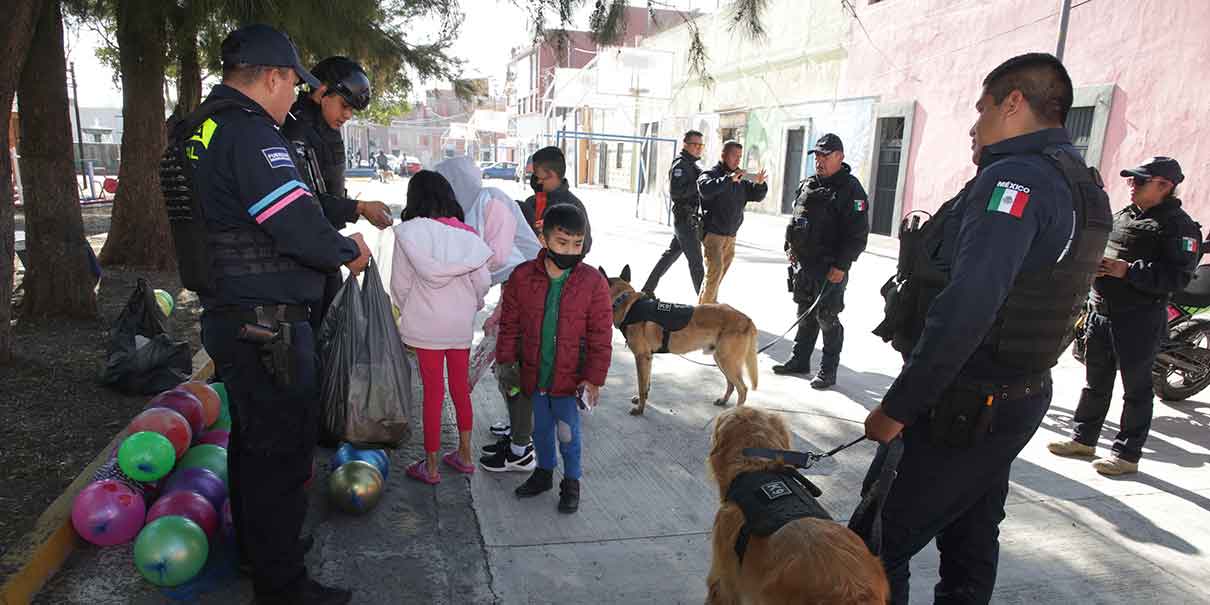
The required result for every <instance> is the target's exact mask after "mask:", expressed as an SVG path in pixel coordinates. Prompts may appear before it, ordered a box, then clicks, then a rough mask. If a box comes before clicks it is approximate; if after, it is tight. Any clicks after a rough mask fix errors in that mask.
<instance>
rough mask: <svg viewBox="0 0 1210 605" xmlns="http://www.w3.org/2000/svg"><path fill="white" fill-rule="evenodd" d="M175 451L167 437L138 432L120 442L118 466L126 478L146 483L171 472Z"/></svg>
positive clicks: (174, 460)
mask: <svg viewBox="0 0 1210 605" xmlns="http://www.w3.org/2000/svg"><path fill="white" fill-rule="evenodd" d="M174 462H176V450H175V449H173V447H172V442H171V441H169V440H168V438H167V437H165V436H163V435H161V434H159V433H153V432H151V431H139V432H137V433H135V434H133V435H131V436H129V437H127V438H126V439H125V440H124V441H122V445H121V446H120V447H119V448H118V466H119V467H121V469H122V472H123V473H126V476H128V477H130V478H131V479H134V480H135V481H139V482H142V483H147V482H149V481H155V480H157V479H159V478H161V477H163V476H165V475H167V474H168V473H169V472H171V471H172V465H173V463H174Z"/></svg>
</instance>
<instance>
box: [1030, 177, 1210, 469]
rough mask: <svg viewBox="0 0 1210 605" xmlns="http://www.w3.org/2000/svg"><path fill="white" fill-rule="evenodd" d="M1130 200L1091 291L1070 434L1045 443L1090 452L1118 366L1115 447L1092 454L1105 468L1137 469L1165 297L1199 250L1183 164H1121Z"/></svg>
mask: <svg viewBox="0 0 1210 605" xmlns="http://www.w3.org/2000/svg"><path fill="white" fill-rule="evenodd" d="M1122 176H1124V177H1127V178H1128V179H1130V201H1131V204H1130V205H1129V206H1127V207H1125V208H1123V209H1122V210H1119V211H1118V212H1117V214H1115V215H1114V217H1113V233H1112V234H1111V235H1110V236H1109V247H1108V248H1107V249H1106V252H1105V259H1104V260H1102V261H1101V268H1100V270H1099V271H1098V272H1097V280H1096V281H1095V282H1093V285H1092V294H1091V296H1089V299H1090V303H1091V305H1092V309H1091V310H1090V312H1089V314H1088V319H1087V322H1086V324H1085V325H1086V328H1085V329H1086V330H1087V337H1086V341H1085V352H1084V365H1085V370H1086V375H1087V379H1088V383H1087V385H1086V386H1085V387H1084V392H1083V393H1081V394H1080V403H1079V405H1078V406H1076V413H1075V417H1074V418H1073V419H1072V428H1073V431H1072V438H1071V439H1070V440H1062V441H1056V442H1053V443H1051V444H1049V445H1048V446H1047V447H1048V448H1049V449H1050V451H1051V453H1054V454H1057V455H1059V456H1093V455H1095V454H1096V444H1097V439H1099V438H1100V436H1101V426H1102V425H1104V424H1105V416H1106V415H1107V414H1108V413H1109V400H1110V399H1111V398H1112V397H1113V382H1114V374H1115V373H1116V372H1117V371H1118V370H1119V369H1120V370H1121V372H1122V385H1123V386H1124V387H1125V394H1124V396H1123V398H1122V399H1123V406H1122V421H1121V427H1120V428H1119V429H1118V435H1117V438H1115V439H1114V442H1113V454H1112V455H1111V456H1109V457H1106V458H1100V459H1097V460H1094V461H1093V463H1092V466H1093V468H1094V469H1096V470H1097V472H1099V473H1101V474H1104V475H1123V474H1128V473H1135V472H1138V468H1139V458H1140V457H1142V454H1143V444H1144V443H1145V442H1146V441H1147V433H1148V431H1149V430H1150V429H1151V412H1152V404H1153V403H1154V395H1155V393H1154V391H1153V390H1152V383H1151V366H1152V364H1153V363H1155V355H1156V351H1157V350H1158V349H1159V344H1160V342H1161V340H1162V339H1163V337H1164V332H1165V331H1166V330H1167V325H1168V315H1167V308H1168V301H1169V299H1170V298H1171V297H1172V294H1173V293H1174V292H1178V291H1180V290H1182V289H1184V288H1185V286H1187V285H1189V281H1190V280H1192V279H1193V272H1194V271H1195V270H1196V269H1197V262H1198V259H1199V258H1200V257H1201V254H1200V253H1201V250H1200V246H1201V241H1202V234H1201V229H1200V228H1199V226H1198V224H1197V223H1195V222H1193V219H1191V218H1189V215H1188V214H1185V211H1184V210H1181V200H1180V199H1178V198H1177V197H1176V186H1177V185H1179V184H1180V183H1181V181H1183V180H1185V175H1184V174H1183V173H1182V172H1181V165H1180V164H1179V163H1177V161H1176V160H1174V159H1172V158H1168V157H1154V158H1151V159H1149V160H1147V161H1146V162H1144V163H1143V165H1141V166H1139V167H1137V168H1131V169H1129V170H1123V171H1122Z"/></svg>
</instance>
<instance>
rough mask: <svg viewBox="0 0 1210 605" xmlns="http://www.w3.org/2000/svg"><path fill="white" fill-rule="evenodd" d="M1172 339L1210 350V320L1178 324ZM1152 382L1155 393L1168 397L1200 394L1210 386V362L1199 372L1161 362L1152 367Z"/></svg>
mask: <svg viewBox="0 0 1210 605" xmlns="http://www.w3.org/2000/svg"><path fill="white" fill-rule="evenodd" d="M1169 341H1170V342H1172V343H1174V344H1175V343H1183V344H1187V345H1192V346H1193V347H1196V348H1199V349H1202V352H1203V353H1206V352H1207V350H1210V321H1207V320H1198V321H1192V322H1190V323H1187V324H1184V325H1181V326H1177V328H1176V329H1175V330H1173V331H1172V333H1171V334H1169ZM1206 356H1207V357H1210V354H1207V355H1206ZM1151 382H1152V385H1153V386H1154V387H1155V394H1156V395H1158V396H1159V397H1160V399H1163V400H1164V401H1183V400H1185V399H1188V398H1190V397H1192V396H1193V395H1196V394H1197V393H1198V392H1200V391H1201V390H1202V389H1204V388H1206V387H1207V386H1210V365H1207V366H1205V369H1204V370H1202V371H1199V372H1196V373H1194V372H1187V371H1185V370H1182V369H1180V368H1174V367H1166V366H1160V364H1159V363H1158V362H1157V363H1156V365H1155V367H1154V368H1153V370H1152V374H1151Z"/></svg>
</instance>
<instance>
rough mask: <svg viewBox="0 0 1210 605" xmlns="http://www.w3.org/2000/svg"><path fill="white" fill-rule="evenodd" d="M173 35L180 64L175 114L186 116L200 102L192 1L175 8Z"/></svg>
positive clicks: (200, 90)
mask: <svg viewBox="0 0 1210 605" xmlns="http://www.w3.org/2000/svg"><path fill="white" fill-rule="evenodd" d="M176 11H177V12H176V18H175V19H174V20H173V35H174V37H175V38H176V40H175V42H176V52H177V56H178V57H180V65H179V69H178V70H177V78H176V115H178V116H182V117H183V116H186V115H188V114H189V112H191V111H193V110H194V109H197V106H198V105H200V104H201V103H202V66H201V64H200V63H199V62H198V49H197V16H196V15H194V14H193V13H194V8H193V3H192V2H191V1H190V0H184V2H182V3H181V6H180V7H179V8H177V9H176Z"/></svg>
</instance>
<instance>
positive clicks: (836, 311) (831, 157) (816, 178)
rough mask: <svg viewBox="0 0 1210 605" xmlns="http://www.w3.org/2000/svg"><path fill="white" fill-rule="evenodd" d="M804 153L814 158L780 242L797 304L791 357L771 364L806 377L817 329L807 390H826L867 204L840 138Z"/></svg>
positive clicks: (832, 379)
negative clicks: (819, 344) (819, 354)
mask: <svg viewBox="0 0 1210 605" xmlns="http://www.w3.org/2000/svg"><path fill="white" fill-rule="evenodd" d="M807 153H809V154H814V155H815V174H814V175H812V176H810V177H808V178H807V179H805V180H803V181H802V182H801V183H799V184H798V191H797V192H796V194H795V196H796V197H795V200H794V211H793V214H792V215H791V218H790V224H789V225H787V226H786V243H785V249H786V255H787V256H788V257H789V258H790V271H791V276H790V279H791V291H792V292H793V294H794V302H796V303H798V315H799V321H798V334H797V335H796V336H795V337H794V355H793V357H791V358H790V360H789V361H787V362H786V363H784V364H781V365H775V366H773V372H774V373H775V374H809V373H810V372H811V353H812V352H814V350H815V339H816V338H817V337H818V336H819V332H820V330H822V331H823V359H822V360H820V363H819V366H820V367H819V374H818V375H817V376H816V377H815V378H814V379H813V380H812V381H811V387H812V388H816V389H826V388H828V387H830V386H832V385H834V384H836V368H837V367H839V365H840V349H841V348H842V347H843V346H844V326H842V325H840V312H841V311H843V310H844V290H845V286H846V285H847V284H848V283H849V268H850V267H851V266H852V265H853V262H854V261H856V260H857V257H858V256H860V255H861V253H862V251H864V250H865V246H866V240H867V239H868V238H869V236H870V221H869V217H868V216H867V214H868V212H867V211H868V210H869V207H870V203H869V196H867V195H866V192H865V188H863V187H862V186H861V183H860V182H859V181H858V180H857V177H855V176H853V173H852V170H851V169H850V168H849V165H848V164H846V163H845V161H844V142H842V141H841V140H840V137H838V136H836V135H834V134H831V133H828V134H825V135H823V136H822V137H819V141H817V142H816V143H815V148H814V149H812V150H811V151H809V152H807ZM817 298H818V299H819V304H817V305H816V304H815V302H816V299H817ZM812 305H814V309H812ZM807 311H811V312H810V313H809V314H808V313H807Z"/></svg>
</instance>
